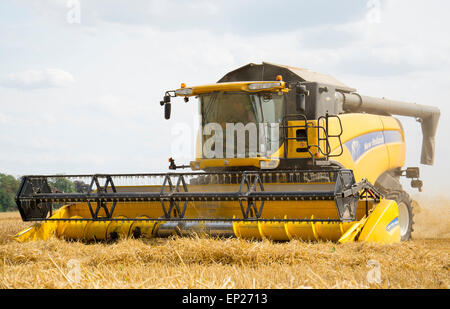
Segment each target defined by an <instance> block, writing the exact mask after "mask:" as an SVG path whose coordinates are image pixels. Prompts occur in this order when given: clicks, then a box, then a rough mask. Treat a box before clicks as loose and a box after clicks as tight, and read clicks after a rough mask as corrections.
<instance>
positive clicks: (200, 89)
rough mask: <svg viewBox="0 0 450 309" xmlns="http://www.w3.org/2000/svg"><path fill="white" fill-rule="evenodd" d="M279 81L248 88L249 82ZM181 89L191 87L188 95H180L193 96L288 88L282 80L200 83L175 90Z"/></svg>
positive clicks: (283, 89) (286, 89) (286, 90)
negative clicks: (268, 86) (260, 87)
mask: <svg viewBox="0 0 450 309" xmlns="http://www.w3.org/2000/svg"><path fill="white" fill-rule="evenodd" d="M272 83H279V84H280V86H275V87H270V88H264V89H258V90H252V89H249V87H248V86H249V85H250V84H272ZM183 89H192V93H191V94H189V95H180V96H183V97H184V96H187V97H189V96H195V95H199V94H204V93H211V92H215V91H246V92H259V91H274V92H276V91H283V92H288V91H289V89H288V88H286V83H285V82H283V81H248V82H230V83H217V84H208V85H200V86H194V87H187V88H186V87H185V88H180V89H177V90H175V91H179V90H183Z"/></svg>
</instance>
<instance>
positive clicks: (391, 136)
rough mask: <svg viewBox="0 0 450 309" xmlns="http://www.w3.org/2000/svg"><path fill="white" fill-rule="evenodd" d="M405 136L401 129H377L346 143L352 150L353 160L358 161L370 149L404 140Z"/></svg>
mask: <svg viewBox="0 0 450 309" xmlns="http://www.w3.org/2000/svg"><path fill="white" fill-rule="evenodd" d="M402 141H403V138H402V135H401V134H400V132H399V131H393V130H391V131H377V132H371V133H367V134H364V135H361V136H358V137H355V138H354V139H351V140H349V141H348V142H346V143H345V146H346V147H347V149H348V150H349V151H350V153H351V155H352V158H353V161H355V162H356V161H357V160H358V159H359V158H360V157H361V156H362V155H363V154H365V153H366V152H367V151H369V150H370V149H372V148H374V147H377V146H380V145H384V144H389V143H398V142H402Z"/></svg>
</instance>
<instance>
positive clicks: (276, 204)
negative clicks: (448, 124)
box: [16, 63, 440, 243]
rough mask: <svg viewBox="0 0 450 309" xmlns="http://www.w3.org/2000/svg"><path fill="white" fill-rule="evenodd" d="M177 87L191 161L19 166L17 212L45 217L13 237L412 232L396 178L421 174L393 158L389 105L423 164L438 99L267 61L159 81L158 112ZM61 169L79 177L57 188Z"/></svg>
mask: <svg viewBox="0 0 450 309" xmlns="http://www.w3.org/2000/svg"><path fill="white" fill-rule="evenodd" d="M175 97H183V98H184V101H185V102H189V101H193V100H192V99H193V98H195V99H197V101H198V104H199V112H200V119H201V124H200V129H199V134H198V138H197V141H196V155H195V159H194V160H193V161H191V162H190V163H189V165H176V164H175V161H174V159H173V158H170V159H169V162H170V166H169V169H171V170H175V169H178V168H189V167H190V168H191V170H192V171H191V172H183V173H167V174H139V175H136V174H130V175H125V174H116V175H64V176H61V175H59V176H42V175H39V176H24V177H23V178H22V183H21V186H20V189H19V192H18V194H17V199H16V201H17V205H18V207H19V210H20V212H21V215H22V218H23V220H25V221H44V223H41V224H37V225H35V226H34V227H32V228H30V229H28V230H26V231H24V232H22V233H19V234H18V235H17V236H16V239H18V240H26V239H36V238H44V239H46V238H49V237H53V236H59V237H65V238H76V239H86V240H93V239H95V240H104V239H116V238H120V237H138V236H145V237H163V236H168V235H186V234H192V233H197V234H208V235H213V236H222V237H223V236H226V237H229V236H234V237H243V238H253V239H262V238H269V239H273V240H289V239H293V238H300V239H305V240H320V239H324V240H332V241H339V242H347V241H353V240H358V241H375V242H382V243H389V242H396V241H400V240H408V239H409V238H410V237H411V232H412V224H413V221H412V205H411V204H412V203H411V199H410V197H409V195H408V194H407V193H406V192H405V191H404V190H403V188H402V186H401V184H400V181H399V179H400V177H401V176H406V177H408V178H411V179H412V185H413V187H417V188H421V187H422V182H421V180H420V179H419V170H418V168H417V167H410V168H406V169H404V168H403V166H404V163H405V134H404V131H403V128H402V125H401V123H400V122H399V121H398V120H397V119H396V118H394V117H392V115H404V116H411V117H415V118H417V119H420V120H421V124H422V131H423V135H424V137H423V146H422V160H421V162H422V163H423V164H432V162H433V158H434V135H435V133H436V128H437V123H438V120H439V115H440V112H439V110H438V109H437V108H434V107H429V106H424V105H417V104H412V103H403V102H397V101H391V100H386V99H378V98H373V97H367V96H362V95H360V94H357V93H356V92H355V89H352V88H350V87H348V86H346V85H345V84H343V83H341V82H339V81H338V80H336V79H334V78H333V77H331V76H329V75H324V74H319V73H315V72H311V71H308V70H304V69H299V68H294V67H289V66H282V65H275V64H270V63H263V64H249V65H246V66H244V67H241V68H239V69H237V70H234V71H232V72H229V73H228V74H226V75H225V76H224V77H222V78H221V79H220V80H219V81H218V82H217V83H215V84H210V85H201V86H192V87H191V86H189V87H188V86H186V85H185V84H182V85H181V87H180V88H179V89H176V90H171V91H167V92H166V93H165V95H164V98H163V100H162V101H161V102H160V104H161V105H162V106H164V117H165V118H166V119H169V118H170V116H171V109H172V108H171V104H172V102H171V101H172V98H175ZM60 178H67V179H70V180H71V181H79V182H82V181H85V182H86V184H89V185H86V186H84V188H85V189H84V190H81V191H80V192H55V190H54V184H55V182H56V181H57V180H59V179H60ZM124 179H128V180H130V179H131V180H132V181H134V183H133V185H129V182H126V181H124ZM124 184H127V185H124Z"/></svg>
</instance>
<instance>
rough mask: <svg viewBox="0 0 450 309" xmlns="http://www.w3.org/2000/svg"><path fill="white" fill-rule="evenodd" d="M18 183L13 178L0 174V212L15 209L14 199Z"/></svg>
mask: <svg viewBox="0 0 450 309" xmlns="http://www.w3.org/2000/svg"><path fill="white" fill-rule="evenodd" d="M19 184H20V181H19V180H18V179H16V178H15V177H14V176H11V175H6V174H1V173H0V211H13V210H16V209H17V206H16V202H15V197H16V193H17V190H18V189H19Z"/></svg>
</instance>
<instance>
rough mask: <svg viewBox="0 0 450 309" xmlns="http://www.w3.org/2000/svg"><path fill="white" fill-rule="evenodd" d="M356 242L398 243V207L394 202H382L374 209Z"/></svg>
mask: <svg viewBox="0 0 450 309" xmlns="http://www.w3.org/2000/svg"><path fill="white" fill-rule="evenodd" d="M358 241H368V242H377V243H395V242H399V241H400V226H399V223H398V207H397V203H396V202H395V201H391V200H384V201H383V203H380V205H378V207H376V208H375V209H374V210H373V212H372V213H371V214H370V216H369V217H368V218H367V222H366V223H365V224H364V228H363V229H362V231H361V234H360V235H359V237H358Z"/></svg>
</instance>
